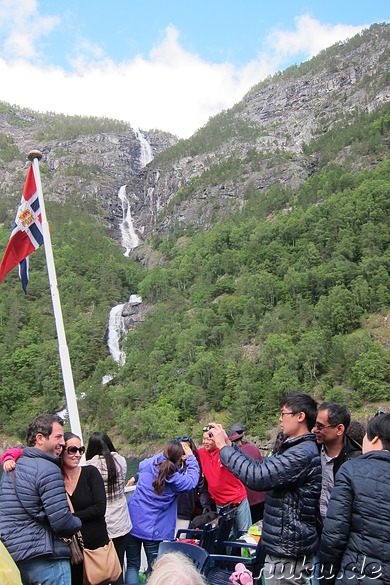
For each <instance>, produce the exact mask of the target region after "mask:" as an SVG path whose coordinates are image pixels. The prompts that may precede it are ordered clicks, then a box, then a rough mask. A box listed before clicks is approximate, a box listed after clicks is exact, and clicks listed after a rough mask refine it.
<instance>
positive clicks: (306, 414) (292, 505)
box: [210, 392, 321, 585]
mask: <svg viewBox="0 0 390 585" xmlns="http://www.w3.org/2000/svg"><path fill="white" fill-rule="evenodd" d="M316 413H317V408H316V402H315V401H314V400H313V399H312V398H311V397H310V396H309V395H307V394H303V393H300V392H297V393H294V394H290V395H288V396H286V397H285V398H284V399H283V400H282V402H281V411H280V417H279V420H280V426H281V429H282V431H283V433H284V434H285V435H286V436H287V439H286V440H285V441H284V442H283V444H282V446H281V449H280V451H279V452H278V453H276V454H275V455H273V456H270V457H266V458H265V459H263V461H255V460H253V459H252V458H251V457H250V456H249V455H247V454H245V453H243V452H242V451H241V450H240V449H239V448H238V447H237V446H236V445H234V444H232V443H231V441H229V439H228V437H227V435H226V433H225V431H224V430H223V428H222V426H221V425H217V424H215V423H212V424H211V425H210V426H211V430H210V432H211V434H212V436H213V438H214V440H215V442H216V444H217V446H218V447H219V448H220V459H221V463H223V465H225V466H226V467H227V468H228V469H229V471H231V472H232V473H234V475H235V476H236V477H238V478H239V479H240V480H241V481H242V482H243V484H244V485H245V486H248V487H249V488H251V489H254V490H259V491H263V490H264V491H266V492H267V493H266V497H265V507H264V520H263V532H262V537H261V542H262V545H263V548H264V549H265V552H266V553H267V554H266V558H265V565H264V577H265V582H266V583H267V585H287V584H289V585H291V583H295V584H296V585H303V584H304V583H305V582H306V580H307V579H308V578H309V576H310V574H311V571H312V557H313V553H314V552H315V550H316V549H317V545H318V536H317V530H316V507H317V503H318V498H319V496H320V492H321V462H320V457H319V453H318V448H317V445H316V443H315V435H314V433H311V432H310V430H311V429H312V427H313V425H314V422H315V419H316Z"/></svg>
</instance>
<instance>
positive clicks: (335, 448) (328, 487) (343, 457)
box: [312, 402, 362, 585]
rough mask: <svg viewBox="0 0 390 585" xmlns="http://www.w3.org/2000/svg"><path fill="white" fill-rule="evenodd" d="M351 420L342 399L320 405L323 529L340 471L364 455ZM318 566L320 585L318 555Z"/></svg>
mask: <svg viewBox="0 0 390 585" xmlns="http://www.w3.org/2000/svg"><path fill="white" fill-rule="evenodd" d="M350 421H351V415H350V413H349V410H348V409H347V408H346V407H345V406H343V405H342V404H339V403H338V402H324V403H323V404H321V405H320V406H319V407H318V412H317V419H316V424H315V425H314V428H313V431H314V434H315V436H316V441H317V445H318V447H319V449H320V455H321V468H322V487H321V496H320V518H319V530H320V531H321V529H322V524H323V522H324V520H325V517H326V513H327V510H328V504H329V500H330V495H331V493H332V490H333V486H334V482H335V477H336V473H337V472H338V470H339V469H340V467H341V465H342V464H343V463H344V462H345V461H348V460H349V459H354V458H355V457H358V456H359V455H361V454H362V447H361V445H359V444H358V443H357V442H356V441H354V440H353V439H351V438H350V437H349V436H348V435H347V429H348V427H349V423H350ZM314 565H315V568H314V575H313V578H312V585H319V574H320V566H319V565H320V563H319V558H318V556H317V555H316V556H315V558H314Z"/></svg>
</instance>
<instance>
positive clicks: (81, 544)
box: [66, 492, 84, 549]
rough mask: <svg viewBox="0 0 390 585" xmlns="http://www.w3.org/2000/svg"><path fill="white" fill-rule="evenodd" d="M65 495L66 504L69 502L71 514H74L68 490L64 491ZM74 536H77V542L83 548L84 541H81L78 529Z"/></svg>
mask: <svg viewBox="0 0 390 585" xmlns="http://www.w3.org/2000/svg"><path fill="white" fill-rule="evenodd" d="M66 497H67V500H68V504H69V508H70V511H71V512H72V514H74V508H73V504H72V500H71V499H70V496H69V494H68V492H66ZM76 536H77V538H78V540H79V544H80V547H81V549H83V548H84V541H83V537H82V535H81V532H80V530H79V531H78V532H76Z"/></svg>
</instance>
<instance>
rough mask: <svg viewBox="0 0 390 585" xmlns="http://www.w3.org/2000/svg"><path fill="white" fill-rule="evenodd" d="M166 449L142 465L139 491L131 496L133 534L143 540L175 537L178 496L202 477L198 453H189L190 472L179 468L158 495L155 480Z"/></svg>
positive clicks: (145, 460)
mask: <svg viewBox="0 0 390 585" xmlns="http://www.w3.org/2000/svg"><path fill="white" fill-rule="evenodd" d="M164 460H165V457H164V455H163V454H162V453H159V454H158V455H155V456H154V457H150V458H149V459H144V461H141V463H140V466H139V478H138V483H137V487H136V489H135V492H134V494H133V496H132V497H131V498H129V500H128V503H127V505H128V507H129V512H130V519H131V522H132V524H133V527H132V529H131V531H130V534H132V535H133V536H135V537H137V538H140V539H142V540H155V541H161V540H172V539H173V538H174V536H175V526H176V500H177V496H178V495H179V493H181V492H186V491H188V490H192V489H193V488H194V487H195V486H196V485H197V483H198V481H199V466H198V462H197V460H196V458H195V456H194V455H188V457H187V461H186V464H187V469H186V473H182V472H181V470H179V471H176V472H175V473H174V474H173V475H170V476H168V477H167V478H166V480H165V486H164V492H163V494H162V495H161V496H158V495H157V494H156V493H155V492H154V489H153V486H152V483H153V482H154V480H155V479H156V478H157V476H158V469H159V468H158V465H157V464H158V463H159V462H160V461H164Z"/></svg>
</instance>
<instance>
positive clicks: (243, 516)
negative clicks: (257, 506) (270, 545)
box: [217, 498, 252, 540]
mask: <svg viewBox="0 0 390 585" xmlns="http://www.w3.org/2000/svg"><path fill="white" fill-rule="evenodd" d="M223 507H224V506H217V512H219V511H220V510H221V508H223ZM251 526H252V516H251V509H250V507H249V502H248V498H245V500H242V502H241V504H240V505H239V506H237V514H236V517H235V519H234V524H233V528H232V532H231V533H230V539H231V540H234V539H235V538H236V537H237V535H238V533H239V532H248V530H249V528H250V527H251Z"/></svg>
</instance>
